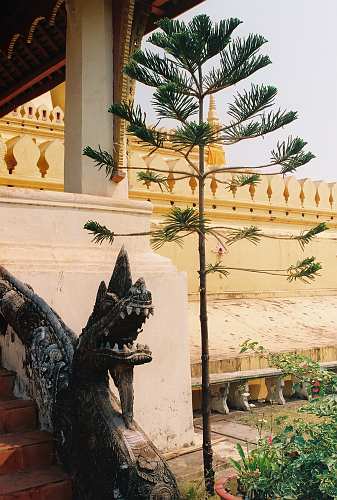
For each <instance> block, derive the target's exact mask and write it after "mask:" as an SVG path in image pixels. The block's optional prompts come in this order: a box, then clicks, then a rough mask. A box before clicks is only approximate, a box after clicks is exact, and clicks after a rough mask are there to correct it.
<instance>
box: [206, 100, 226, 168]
mask: <svg viewBox="0 0 337 500" xmlns="http://www.w3.org/2000/svg"><path fill="white" fill-rule="evenodd" d="M207 121H208V123H209V124H210V125H211V126H212V127H213V128H214V129H215V130H219V129H220V127H221V124H220V120H219V117H218V113H217V111H216V104H215V97H214V95H213V94H211V95H210V97H209V108H208V116H207ZM207 163H208V165H210V166H221V165H224V164H225V163H226V159H225V152H224V150H223V147H222V146H220V145H218V144H214V145H213V146H209V147H208V155H207Z"/></svg>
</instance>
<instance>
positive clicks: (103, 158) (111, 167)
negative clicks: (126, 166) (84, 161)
mask: <svg viewBox="0 0 337 500" xmlns="http://www.w3.org/2000/svg"><path fill="white" fill-rule="evenodd" d="M83 155H84V156H87V157H88V158H91V159H92V160H94V162H95V166H96V167H97V168H98V170H102V169H104V170H105V175H106V177H107V178H108V179H110V180H112V178H113V177H114V175H115V174H116V171H117V165H116V162H115V160H114V159H113V157H112V155H111V154H110V153H108V151H103V150H102V149H101V146H98V150H96V149H93V148H91V147H90V146H86V147H85V148H84V149H83Z"/></svg>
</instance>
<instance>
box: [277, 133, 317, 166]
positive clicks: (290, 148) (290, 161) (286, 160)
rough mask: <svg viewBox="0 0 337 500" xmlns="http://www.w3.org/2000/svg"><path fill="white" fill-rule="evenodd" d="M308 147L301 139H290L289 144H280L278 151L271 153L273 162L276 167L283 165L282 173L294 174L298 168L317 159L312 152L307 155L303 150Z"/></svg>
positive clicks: (284, 142) (278, 144)
mask: <svg viewBox="0 0 337 500" xmlns="http://www.w3.org/2000/svg"><path fill="white" fill-rule="evenodd" d="M306 145H307V143H306V142H305V141H303V139H301V138H300V137H295V138H292V137H291V136H290V137H288V140H287V142H286V141H283V142H278V143H277V147H276V150H275V149H274V150H273V151H272V152H271V160H272V161H273V163H274V165H281V166H282V169H281V173H282V174H286V173H290V172H294V171H295V170H296V169H297V168H298V167H301V166H302V165H305V164H306V163H308V162H309V161H310V160H312V159H313V158H315V155H313V154H312V153H311V152H310V151H309V152H307V153H305V152H304V151H303V148H304V147H305V146H306Z"/></svg>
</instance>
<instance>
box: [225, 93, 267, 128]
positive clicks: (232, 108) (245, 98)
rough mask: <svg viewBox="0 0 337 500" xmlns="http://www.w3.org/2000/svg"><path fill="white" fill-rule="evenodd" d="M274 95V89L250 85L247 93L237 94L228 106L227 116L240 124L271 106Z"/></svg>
mask: <svg viewBox="0 0 337 500" xmlns="http://www.w3.org/2000/svg"><path fill="white" fill-rule="evenodd" d="M276 94H277V89H276V88H275V87H271V86H265V85H254V84H252V86H251V88H250V90H249V91H247V90H244V92H243V93H242V94H240V93H238V94H237V96H236V97H235V99H234V103H233V104H230V105H229V110H228V114H229V115H230V116H231V117H232V118H234V120H236V121H237V122H238V123H241V122H243V121H245V120H248V119H249V118H252V117H254V116H255V115H256V114H257V113H261V112H262V111H264V110H265V109H267V108H269V107H270V106H272V105H273V104H274V100H275V96H276Z"/></svg>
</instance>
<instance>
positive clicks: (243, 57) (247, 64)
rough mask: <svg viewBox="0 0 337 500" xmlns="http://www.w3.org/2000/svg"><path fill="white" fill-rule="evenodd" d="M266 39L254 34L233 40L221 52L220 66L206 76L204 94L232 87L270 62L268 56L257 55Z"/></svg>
mask: <svg viewBox="0 0 337 500" xmlns="http://www.w3.org/2000/svg"><path fill="white" fill-rule="evenodd" d="M266 41H267V40H265V38H263V37H262V36H260V35H253V34H251V35H249V36H248V37H247V38H246V39H241V38H237V39H235V40H233V41H232V42H231V43H230V44H229V45H228V47H227V48H226V49H225V50H224V51H223V52H222V53H221V61H220V68H219V69H212V70H211V71H210V73H209V74H208V75H207V76H206V77H205V79H204V83H205V91H204V95H207V94H213V93H215V92H219V91H220V90H223V89H225V88H227V87H230V86H231V85H234V84H236V83H238V82H239V81H241V80H244V79H245V78H247V77H248V76H250V75H252V74H253V73H255V72H256V71H258V70H259V69H261V68H264V67H265V66H267V65H268V64H270V63H271V61H270V59H269V57H268V56H261V55H258V56H257V55H255V54H256V52H257V51H258V50H259V49H260V48H261V47H262V45H263V44H264V43H266Z"/></svg>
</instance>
